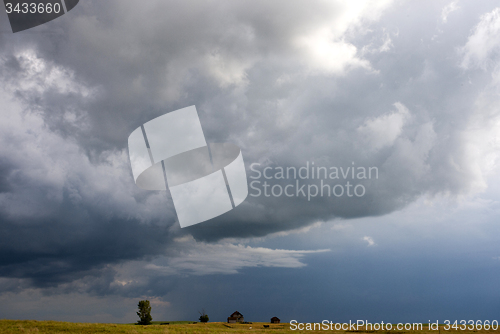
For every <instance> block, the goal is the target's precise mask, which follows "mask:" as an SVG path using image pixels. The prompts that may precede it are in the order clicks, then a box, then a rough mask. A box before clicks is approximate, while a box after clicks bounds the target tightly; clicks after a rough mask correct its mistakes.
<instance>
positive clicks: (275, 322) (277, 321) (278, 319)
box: [271, 317, 281, 324]
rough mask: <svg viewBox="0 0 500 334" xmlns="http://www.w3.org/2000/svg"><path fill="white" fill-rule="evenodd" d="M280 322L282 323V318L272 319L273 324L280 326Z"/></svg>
mask: <svg viewBox="0 0 500 334" xmlns="http://www.w3.org/2000/svg"><path fill="white" fill-rule="evenodd" d="M280 321H281V320H280V318H278V317H272V318H271V323H272V324H279V323H280Z"/></svg>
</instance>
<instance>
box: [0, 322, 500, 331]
mask: <svg viewBox="0 0 500 334" xmlns="http://www.w3.org/2000/svg"><path fill="white" fill-rule="evenodd" d="M166 322H167V321H155V322H153V325H150V326H137V325H134V324H89V323H72V322H59V321H36V320H0V334H3V333H50V334H62V333H64V334H71V333H78V334H86V333H88V334H94V333H127V334H128V333H130V334H140V333H173V334H181V333H182V334H204V333H209V334H216V333H220V334H224V333H227V334H238V333H246V334H248V333H253V332H256V333H275V334H278V333H280V334H281V333H282V334H285V333H287V334H290V333H342V334H343V333H352V332H356V333H370V334H371V333H376V334H393V333H394V334H446V333H449V332H460V333H461V334H469V333H475V334H486V333H488V334H489V333H495V334H496V333H498V332H499V331H493V330H489V331H485V330H479V331H470V330H465V331H460V330H459V331H456V330H451V331H445V330H444V329H443V326H442V325H440V326H439V327H440V330H439V331H428V330H425V329H424V330H422V331H397V330H393V331H389V332H387V331H363V330H360V331H298V330H295V331H293V330H291V329H290V325H289V324H288V323H283V324H270V323H264V322H254V323H252V324H227V323H223V322H209V323H207V324H202V323H193V322H190V321H171V322H169V324H168V325H167V324H166ZM161 324H163V325H161ZM264 326H268V327H267V328H266V327H264ZM424 328H425V327H424Z"/></svg>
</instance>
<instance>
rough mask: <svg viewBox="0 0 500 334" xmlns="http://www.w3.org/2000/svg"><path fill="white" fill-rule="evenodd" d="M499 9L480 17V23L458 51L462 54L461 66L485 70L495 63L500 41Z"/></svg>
mask: <svg viewBox="0 0 500 334" xmlns="http://www.w3.org/2000/svg"><path fill="white" fill-rule="evenodd" d="M499 34H500V8H496V9H494V10H493V11H491V12H489V13H487V14H484V15H483V16H481V20H480V22H479V23H478V24H477V26H476V27H475V28H474V30H473V33H472V35H471V36H469V38H468V40H467V43H466V44H465V46H464V47H462V48H461V49H460V51H461V52H462V54H463V59H462V62H461V66H462V67H463V68H465V69H468V68H474V67H478V68H482V69H486V68H488V67H489V66H490V65H492V64H495V63H496V58H497V56H498V52H499V50H500V49H499V47H500V39H499V38H498V36H499Z"/></svg>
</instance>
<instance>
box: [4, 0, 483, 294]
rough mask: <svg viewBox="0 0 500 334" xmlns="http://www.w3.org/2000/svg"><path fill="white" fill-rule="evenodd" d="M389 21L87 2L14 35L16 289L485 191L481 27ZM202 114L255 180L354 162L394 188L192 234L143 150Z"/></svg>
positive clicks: (10, 182)
mask: <svg viewBox="0 0 500 334" xmlns="http://www.w3.org/2000/svg"><path fill="white" fill-rule="evenodd" d="M388 4H389V3H382V4H378V5H375V4H373V3H371V4H368V5H366V4H365V3H363V2H360V3H356V4H353V5H340V4H331V5H329V4H327V3H324V2H317V3H311V2H308V3H307V4H305V3H304V4H301V5H294V6H290V5H289V2H279V1H276V2H272V3H270V2H254V1H252V2H238V3H233V2H217V3H212V2H210V3H208V2H203V1H200V2H191V1H190V2H165V1H148V2H146V3H144V2H138V1H105V2H104V1H94V2H91V1H88V2H84V3H81V4H79V6H77V7H75V9H74V10H73V11H72V12H71V13H70V14H68V15H65V16H64V17H61V18H59V19H57V20H55V21H53V22H51V23H50V24H47V25H43V26H40V27H39V28H35V29H34V31H33V33H31V34H25V35H22V34H21V33H18V34H15V35H11V36H5V38H3V39H2V40H1V41H0V45H1V50H0V53H1V54H0V59H1V63H0V73H1V75H2V82H3V83H5V87H4V89H5V92H4V96H3V102H4V103H3V105H2V112H3V113H4V114H9V113H13V114H15V115H18V116H16V117H17V118H16V117H14V116H11V117H13V118H12V119H11V120H10V121H9V122H6V123H5V124H6V125H5V129H4V130H5V132H4V135H3V138H2V142H3V144H4V145H3V146H2V149H1V150H0V157H1V159H0V163H1V167H0V170H2V171H4V173H2V178H0V187H1V189H2V191H3V193H2V196H3V197H2V205H1V209H2V211H1V213H2V221H3V222H2V225H1V227H0V229H2V230H3V232H4V233H2V234H1V237H0V238H1V243H0V244H1V247H2V249H1V250H2V254H4V255H2V265H1V268H0V273H1V274H2V275H3V276H6V277H18V278H31V279H33V280H34V282H35V284H36V285H38V286H46V285H52V284H56V283H60V282H67V281H71V280H72V279H74V278H76V277H79V276H81V275H82V274H84V273H86V272H89V273H92V269H94V268H100V267H103V266H104V265H106V264H109V263H119V262H120V261H125V260H132V259H141V258H142V257H145V256H153V255H157V254H161V253H167V254H168V252H169V250H168V245H169V244H171V243H172V240H173V238H174V237H178V236H183V235H186V234H192V235H193V236H195V238H197V239H198V240H208V241H215V240H219V239H221V238H224V237H236V238H245V237H251V236H264V235H267V234H269V233H272V232H279V231H284V230H291V229H296V228H300V227H304V226H307V225H310V224H313V223H315V222H317V221H328V220H331V219H335V218H355V217H364V216H374V215H383V214H387V213H390V212H392V211H394V210H397V209H400V208H403V207H404V206H406V205H407V204H408V203H411V202H412V201H414V200H415V199H417V198H419V197H420V196H422V195H424V194H426V195H435V194H438V193H449V194H451V195H453V196H455V195H458V194H462V193H466V192H468V191H470V190H471V189H474V188H475V187H476V188H477V187H478V185H479V187H480V185H481V178H482V176H481V173H480V172H478V171H477V170H476V168H475V167H476V166H475V165H474V162H473V161H472V159H471V158H470V156H469V153H468V152H469V151H468V150H467V147H466V140H465V138H464V131H466V130H467V127H468V120H469V118H470V116H471V114H472V112H473V110H474V105H473V104H474V101H475V98H476V96H477V95H478V93H479V91H480V90H481V89H482V88H483V86H484V84H486V83H487V82H489V81H487V80H489V78H488V79H485V77H486V75H485V74H484V73H477V74H475V73H472V74H470V73H469V72H466V71H464V69H463V68H460V67H459V66H458V65H459V64H460V61H461V56H460V54H459V53H458V52H457V49H456V48H457V47H458V46H461V45H464V44H465V43H466V41H467V37H468V34H469V32H470V30H471V29H472V27H473V26H474V24H476V23H477V19H472V18H468V19H467V23H468V24H463V23H462V22H459V21H457V20H452V17H451V15H452V14H450V18H449V19H448V21H447V23H446V26H444V25H443V24H442V23H440V20H441V8H442V7H443V6H444V5H446V3H445V2H442V3H439V4H436V5H434V6H435V7H434V8H433V9H432V11H429V10H428V7H427V6H426V5H425V6H424V5H418V4H412V5H409V4H408V5H407V6H408V7H411V9H412V11H411V13H412V16H411V19H406V17H408V15H409V14H407V15H400V14H401V11H407V10H408V9H406V7H405V8H404V9H399V10H396V9H398V8H399V7H397V8H396V9H391V7H390V6H386V5H388ZM361 5H365V6H364V7H363V6H361ZM405 6H406V5H405ZM467 6H472V5H467ZM386 7H387V8H386ZM485 7H487V6H486V5H485ZM283 8H286V10H283ZM488 9H491V6H490V7H488ZM349 10H352V11H354V13H355V15H354V18H352V17H351V16H350V15H348V13H349ZM479 10H480V9H476V11H479ZM413 13H414V14H413ZM429 13H431V14H429ZM405 14H406V13H405ZM379 15H385V16H383V18H384V20H382V21H378V19H379ZM430 17H432V18H433V19H432V24H427V23H428V22H427V21H426V20H431V19H430ZM422 22H426V24H422ZM440 29H441V30H442V32H439V30H440ZM369 30H371V31H369ZM457 30H459V31H461V35H460V38H455V37H454V36H455V35H454V32H455V31H457ZM417 32H418V33H417ZM436 34H437V37H436V38H435V36H434V35H436ZM450 36H451V37H450ZM385 42H387V45H388V46H387V48H386V49H384V48H383V47H382V46H383V45H386V44H384V43H385ZM389 42H390V43H389ZM470 75H473V76H474V75H475V77H474V80H475V82H477V84H475V85H473V86H471V85H466V84H465V83H467V82H468V81H469V76H470ZM464 84H465V85H464ZM193 104H194V105H196V106H197V108H198V110H199V114H200V119H201V122H202V126H203V128H204V131H205V135H206V137H207V141H209V142H222V141H230V142H234V143H236V144H237V145H239V146H240V147H241V148H242V151H243V157H244V160H245V162H246V165H247V168H249V167H250V165H251V164H252V163H260V164H261V167H260V170H261V171H262V169H263V168H264V167H266V166H271V167H278V166H282V167H288V166H293V167H296V168H300V167H303V166H304V165H305V164H306V163H307V162H313V161H314V162H315V163H316V164H317V166H326V167H331V166H336V167H344V168H347V167H351V166H352V163H353V162H354V163H355V164H356V166H363V167H366V168H368V167H377V168H378V171H379V178H378V179H375V180H373V179H372V180H365V181H362V182H363V184H364V185H365V186H366V195H365V196H363V197H359V198H357V197H356V198H350V197H345V196H344V197H341V198H334V197H322V198H320V197H317V198H313V199H312V200H311V201H308V200H307V198H304V197H293V198H287V197H285V196H281V197H279V198H273V197H264V196H261V197H259V198H253V197H249V198H248V199H247V201H246V202H245V203H243V204H242V205H241V206H240V207H238V208H237V209H235V210H233V211H231V212H230V213H228V214H226V215H223V216H221V217H218V218H216V219H213V220H212V221H209V222H206V223H203V224H200V225H198V226H194V227H192V228H189V229H185V230H179V228H178V226H177V223H176V222H175V219H176V217H175V212H174V210H173V205H172V203H171V201H169V200H167V199H166V198H165V196H164V194H161V193H149V192H145V191H140V190H138V189H136V188H135V185H134V184H133V179H132V176H131V172H130V169H129V165H128V160H127V159H128V158H127V154H126V143H127V137H128V135H129V134H130V132H131V131H132V130H134V129H135V128H137V127H138V126H139V125H141V124H142V123H144V122H145V121H148V120H150V119H152V118H154V117H156V116H159V115H161V114H164V113H165V112H168V111H172V110H175V109H178V108H182V107H186V106H189V105H193ZM12 108H14V109H15V110H14V111H13V109H12ZM20 115H24V117H25V118H23V117H21V116H20ZM9 117H10V116H9ZM248 174H249V176H250V175H252V172H251V171H250V170H249V169H248ZM249 181H251V179H249ZM261 181H264V180H263V179H261ZM283 182H284V181H275V184H278V183H280V184H284V185H286V183H283ZM306 182H307V181H304V183H305V184H307V183H306ZM100 274H101V273H100V272H96V273H93V274H92V275H95V276H99V275H100Z"/></svg>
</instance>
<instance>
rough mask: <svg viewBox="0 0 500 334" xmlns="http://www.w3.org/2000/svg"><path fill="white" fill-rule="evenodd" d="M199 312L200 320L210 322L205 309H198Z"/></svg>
mask: <svg viewBox="0 0 500 334" xmlns="http://www.w3.org/2000/svg"><path fill="white" fill-rule="evenodd" d="M198 313H199V314H200V319H199V320H200V322H208V315H207V314H206V313H205V309H203V310H201V312H200V311H198Z"/></svg>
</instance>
